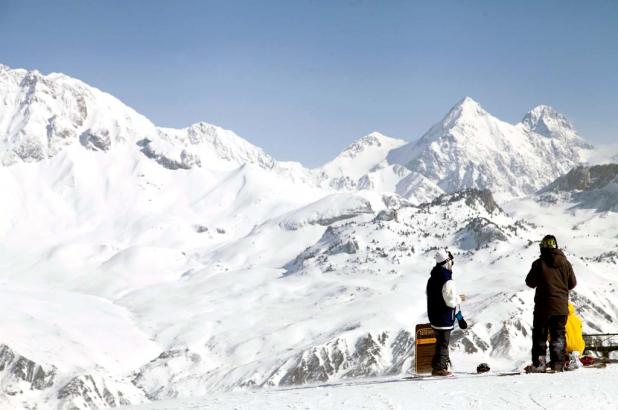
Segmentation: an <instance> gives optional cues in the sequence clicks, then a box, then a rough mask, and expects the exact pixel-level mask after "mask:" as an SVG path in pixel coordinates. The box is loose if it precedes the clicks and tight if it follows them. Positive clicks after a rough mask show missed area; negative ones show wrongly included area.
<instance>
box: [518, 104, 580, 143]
mask: <svg viewBox="0 0 618 410" xmlns="http://www.w3.org/2000/svg"><path fill="white" fill-rule="evenodd" d="M521 123H522V124H523V126H524V127H525V128H526V129H528V130H530V131H533V132H536V133H537V134H541V135H543V136H545V137H548V138H551V137H556V136H560V135H565V133H569V134H570V133H574V132H575V129H574V127H573V124H571V122H570V121H569V120H568V119H567V118H566V116H564V115H563V114H561V113H559V112H558V111H556V110H555V109H554V108H553V107H550V106H548V105H537V106H536V107H534V108H533V109H532V110H530V112H528V113H527V114H526V115H525V116H524V118H523V119H522V120H521Z"/></svg>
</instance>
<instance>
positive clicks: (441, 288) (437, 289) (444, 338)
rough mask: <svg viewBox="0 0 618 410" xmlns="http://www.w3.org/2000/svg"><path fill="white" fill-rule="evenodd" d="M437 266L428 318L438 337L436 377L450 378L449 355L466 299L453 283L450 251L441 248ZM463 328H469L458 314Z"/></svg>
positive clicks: (433, 272)
mask: <svg viewBox="0 0 618 410" xmlns="http://www.w3.org/2000/svg"><path fill="white" fill-rule="evenodd" d="M434 258H435V260H436V265H435V266H434V267H433V269H432V270H431V276H430V277H429V280H428V281H427V316H429V323H431V327H432V328H433V331H434V333H435V335H436V351H435V353H434V356H433V359H432V361H431V367H432V369H433V370H432V372H431V374H432V375H434V376H448V375H450V374H451V372H450V371H449V364H450V362H451V361H450V358H449V354H448V345H449V339H450V336H451V331H452V330H453V328H454V324H455V318H456V315H455V309H456V307H457V306H458V305H459V304H460V303H461V301H462V297H461V296H459V295H458V294H457V289H456V287H455V282H454V281H453V264H454V260H453V255H452V254H451V253H450V252H449V251H448V250H447V249H439V250H438V251H437V252H436V254H435V256H434ZM457 319H458V320H459V321H460V322H459V323H460V327H461V328H465V327H467V325H466V324H465V321H464V319H463V316H461V312H459V313H458V314H457Z"/></svg>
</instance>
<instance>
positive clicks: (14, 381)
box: [0, 344, 56, 396]
mask: <svg viewBox="0 0 618 410" xmlns="http://www.w3.org/2000/svg"><path fill="white" fill-rule="evenodd" d="M55 377H56V368H55V367H54V366H43V365H41V364H39V363H36V362H34V361H32V360H30V359H28V358H26V357H24V356H21V355H19V354H17V353H16V352H15V351H13V350H12V349H11V348H10V347H8V346H7V345H4V344H3V345H0V380H1V383H0V384H1V385H2V386H4V393H5V394H8V395H11V396H14V395H17V394H21V393H23V392H24V390H26V389H27V390H44V389H47V388H49V387H51V386H52V385H53V384H54V380H55Z"/></svg>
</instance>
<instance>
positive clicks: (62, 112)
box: [0, 67, 618, 409]
mask: <svg viewBox="0 0 618 410" xmlns="http://www.w3.org/2000/svg"><path fill="white" fill-rule="evenodd" d="M0 88H1V89H2V90H3V93H1V94H0V98H2V103H1V104H0V125H1V128H0V152H2V158H3V161H4V162H3V166H1V167H0V190H1V191H2V193H3V199H4V200H3V201H0V215H2V218H0V293H2V295H3V296H2V298H0V299H2V302H0V305H2V306H1V307H2V309H0V335H1V336H0V361H1V362H2V363H5V364H7V365H6V366H4V367H3V368H2V370H0V388H1V389H2V391H3V394H2V395H0V396H1V397H0V403H1V404H0V406H2V405H4V406H5V407H7V408H25V407H26V406H29V407H34V406H35V405H36V406H39V407H38V408H78V409H85V408H88V407H89V406H90V407H93V406H95V407H98V408H104V407H112V406H117V405H119V404H129V403H131V404H138V403H142V402H147V401H151V400H163V399H169V398H172V397H189V396H191V395H204V394H221V393H222V392H225V391H228V390H239V389H250V388H259V387H264V388H266V387H272V386H289V385H299V384H305V383H314V382H333V381H341V380H351V379H362V378H366V377H376V376H377V377H382V376H397V375H402V374H405V373H406V372H408V371H409V369H410V366H411V363H412V358H413V354H414V352H413V349H412V344H413V337H412V335H411V329H412V326H413V324H415V323H419V322H425V321H426V316H425V315H426V313H425V299H424V294H423V292H424V286H425V283H426V280H427V276H428V272H429V270H430V269H431V266H432V265H433V260H432V252H433V251H434V250H435V249H436V248H437V247H439V246H449V247H451V249H452V250H453V251H454V253H455V254H456V258H457V263H456V268H455V275H456V278H457V280H458V284H459V286H460V288H461V290H462V292H463V293H466V295H467V296H468V299H467V301H466V303H465V304H464V306H463V310H464V313H465V314H466V317H467V319H468V322H469V324H470V328H469V329H468V330H467V331H466V332H462V331H459V330H458V331H456V332H455V333H454V334H453V346H454V355H453V358H454V363H455V365H456V366H459V368H465V366H468V365H469V364H470V363H478V362H480V361H487V362H490V363H491V364H492V367H494V368H496V369H502V370H512V369H514V368H521V367H522V366H523V365H524V364H525V363H526V362H527V360H528V355H529V354H528V351H529V340H528V339H529V335H530V326H531V323H530V322H531V312H532V305H531V300H532V297H533V292H532V291H531V290H529V289H527V288H526V287H525V285H524V284H523V277H524V275H525V274H526V273H527V270H528V268H529V265H530V263H531V262H532V261H533V260H534V258H536V256H537V253H538V250H537V248H536V241H538V240H539V238H541V237H542V236H543V235H544V234H545V233H547V232H553V233H555V234H556V235H557V236H558V239H559V243H560V244H561V245H563V246H564V247H565V248H566V250H567V254H568V256H569V258H570V259H571V261H572V262H573V264H574V267H575V270H576V272H577V274H578V275H580V276H579V278H580V285H579V286H578V288H577V289H576V292H575V293H574V294H573V301H574V303H575V304H576V306H577V308H578V310H579V311H580V313H581V315H582V318H583V319H584V326H585V330H586V331H607V332H611V331H616V328H615V323H614V319H613V318H614V317H615V316H616V314H618V301H617V300H616V296H615V295H616V294H615V289H616V287H617V286H618V282H617V280H616V278H615V277H614V276H615V275H612V274H611V272H613V270H614V268H615V263H616V262H615V261H616V260H618V259H615V258H613V256H612V255H613V253H612V252H615V251H616V250H617V249H618V239H617V238H616V231H618V222H617V221H618V218H616V217H615V216H616V209H615V208H614V207H604V206H600V205H599V204H601V203H600V202H596V201H592V202H585V201H584V199H586V198H588V196H587V195H588V194H590V193H595V195H596V192H597V191H599V192H602V193H610V192H611V189H613V188H612V187H613V185H612V184H613V182H611V181H613V179H611V178H610V179H609V180H607V181H606V179H605V177H603V178H597V177H596V176H597V170H596V168H595V170H594V171H593V170H592V169H590V170H589V171H586V172H588V173H589V174H586V172H583V174H586V175H590V178H589V179H590V181H592V182H593V183H592V185H586V186H584V187H582V186H579V185H577V186H576V187H572V186H570V185H568V184H567V185H566V187H567V188H568V189H567V191H568V192H566V193H565V192H564V191H560V190H559V191H558V193H556V191H555V190H554V189H553V188H552V189H551V190H549V191H548V192H543V193H542V194H539V195H536V196H531V197H527V198H514V199H512V200H511V201H509V202H506V203H500V204H498V203H496V201H495V199H494V196H493V195H492V192H490V191H483V190H475V189H471V190H459V188H460V187H465V186H467V184H468V182H469V183H470V185H471V186H475V185H479V184H480V182H479V181H480V180H478V179H474V178H471V179H465V178H464V179H463V180H461V178H460V175H459V173H458V172H457V170H451V168H450V167H451V166H452V164H450V165H448V166H446V165H444V163H440V162H435V163H434V165H432V166H429V165H428V164H429V162H423V164H426V165H427V169H420V168H421V167H420V166H419V167H416V169H411V165H410V161H407V160H406V159H408V158H410V152H413V153H414V155H416V156H415V157H414V158H417V159H418V161H417V162H418V163H419V164H420V162H422V161H425V159H427V158H430V159H431V155H429V154H427V152H433V154H432V155H434V154H435V158H437V157H438V156H439V155H443V154H444V155H446V156H447V157H448V158H453V160H454V162H455V163H456V164H459V165H461V166H464V163H465V164H471V165H470V166H471V167H472V169H476V168H474V167H476V166H477V165H478V164H480V163H481V162H482V163H483V164H489V165H491V166H492V167H493V166H495V167H497V168H496V173H495V174H491V175H492V180H491V181H490V182H491V186H492V187H493V188H496V189H502V190H505V191H507V193H510V194H511V195H513V194H514V191H513V190H512V189H511V187H510V185H509V186H507V187H505V186H504V185H503V184H507V183H508V184H511V183H512V184H513V185H512V186H514V187H515V188H516V189H515V188H513V189H515V190H516V191H517V192H523V191H525V190H527V189H532V187H534V188H535V189H536V187H537V185H536V182H535V184H532V183H531V182H526V181H528V180H529V177H530V175H532V174H533V172H534V173H537V174H538V175H541V176H542V177H543V178H539V181H537V182H538V183H539V184H540V181H541V180H543V181H545V179H547V180H546V184H549V183H550V182H551V181H553V179H555V178H554V177H553V176H551V175H553V174H554V173H560V172H562V171H560V169H559V168H560V167H562V166H565V167H566V166H567V165H566V163H562V164H554V163H546V162H543V158H542V157H539V156H538V155H536V154H533V153H531V150H532V151H534V149H535V150H536V151H539V150H541V148H543V149H544V147H545V148H546V147H550V146H551V147H552V149H554V151H553V152H554V153H558V154H560V155H562V154H563V153H567V154H568V153H570V154H569V155H572V158H573V162H575V159H576V157H575V155H582V156H583V155H584V154H585V153H586V152H587V151H589V150H588V148H587V145H586V144H585V143H584V142H582V141H581V140H579V139H578V137H577V136H576V134H574V133H571V132H568V130H566V128H565V127H566V125H565V121H566V120H565V119H564V118H563V117H561V116H559V115H557V114H554V113H553V112H549V109H539V110H538V112H536V111H535V113H534V115H530V118H529V119H526V120H524V123H522V124H518V125H516V126H513V125H510V124H506V123H502V122H500V121H498V120H496V119H494V118H493V117H491V116H489V115H488V114H486V113H483V112H481V111H479V110H480V108H478V107H476V106H475V104H474V103H473V102H471V101H467V100H466V101H464V102H463V103H462V104H460V106H459V108H458V109H456V110H455V111H453V112H452V114H453V115H450V114H449V117H448V118H449V120H448V121H446V120H445V121H446V123H445V124H446V125H445V128H444V130H443V131H444V133H442V132H441V131H440V132H438V131H439V130H442V128H440V127H438V128H436V130H438V131H436V132H435V133H428V135H430V134H431V136H432V137H431V138H430V137H429V136H428V137H427V138H426V139H425V138H424V139H423V140H421V141H419V144H421V145H416V144H415V145H412V146H409V145H402V144H403V142H402V141H400V140H394V139H390V138H388V137H384V136H382V135H379V134H377V133H373V134H371V135H370V136H368V137H366V138H363V139H361V140H359V141H357V143H355V144H352V145H351V146H350V147H349V149H348V150H346V151H345V152H344V153H342V155H340V156H338V157H337V158H336V159H335V160H333V161H332V162H330V163H329V164H327V165H325V166H324V167H322V168H319V169H317V170H308V169H306V168H304V167H303V166H302V165H301V164H298V163H293V162H279V161H276V160H274V159H273V158H272V157H270V156H269V155H268V154H267V153H265V152H264V151H263V150H261V149H260V148H258V147H255V146H254V145H252V144H250V143H249V142H247V141H246V140H244V139H242V138H240V137H239V136H237V135H236V134H234V133H233V132H231V131H227V130H224V129H222V128H220V127H217V126H214V125H209V124H207V123H198V124H195V125H192V126H189V127H187V128H185V129H180V130H175V129H169V128H158V127H156V126H155V125H153V124H152V123H151V122H150V121H148V120H147V119H145V118H144V117H142V116H140V115H139V114H137V113H135V112H134V111H133V110H131V109H130V108H128V107H126V106H125V105H123V104H122V103H121V102H120V101H118V100H116V99H114V98H113V97H111V96H109V95H107V94H104V93H102V92H101V91H99V90H96V89H94V88H92V87H89V86H87V85H85V84H83V83H81V82H79V81H78V80H74V79H71V78H69V77H66V76H64V75H62V74H50V75H47V76H44V75H41V74H39V73H37V72H27V71H25V70H10V69H8V68H7V67H2V68H0ZM83 107H86V108H85V109H84V108H83ZM470 118H475V120H474V121H472V123H473V124H472V125H473V127H472V128H470V127H471V126H472V125H471V122H469V121H468V120H469V119H470ZM447 123H448V124H447ZM60 125H62V127H61V126H60ZM434 128H435V127H434ZM446 130H448V132H447V131H446ZM434 131H435V130H434ZM468 131H470V132H468ZM472 131H474V132H472ZM481 131H482V132H481ZM485 131H487V132H489V131H491V132H492V134H491V138H490V137H487V135H489V134H484V132H485ZM443 134H444V135H443ZM447 134H448V135H447ZM484 136H485V137H486V138H485V137H484ZM522 136H523V137H522ZM433 137H435V138H433ZM503 137H504V138H503ZM506 137H509V138H510V137H512V138H511V139H509V138H506ZM520 137H522V138H520ZM517 138H520V139H517ZM477 140H479V141H480V142H479V141H477ZM423 141H425V142H423ZM445 141H446V143H448V144H446V145H447V146H446V148H449V147H450V148H449V149H450V150H449V149H446V148H445V149H444V150H443V151H440V150H439V149H438V148H439V147H440V144H442V143H445ZM449 141H450V143H449ZM477 142H478V143H477ZM425 143H426V144H425ZM423 144H425V145H423ZM449 144H450V145H449ZM534 144H537V145H534ZM436 147H438V148H436ZM531 147H532V148H531ZM421 148H422V149H421ZM533 148H534V149H533ZM417 149H418V150H419V151H418V153H417V152H416V151H415V150H417ZM440 149H441V148H440ZM468 149H469V150H473V151H474V155H472V151H468ZM498 151H499V152H498ZM536 151H535V152H536ZM543 152H544V151H543ZM400 154H401V155H402V156H401V157H397V155H400ZM404 154H405V155H404ZM417 154H418V155H417ZM567 154H564V155H567ZM428 155H429V156H428ZM535 155H536V156H535ZM387 157H388V158H389V159H392V158H399V159H401V161H399V162H397V163H389V162H388V161H386V158H387ZM470 158H474V160H475V161H478V162H473V161H472V162H470V161H471V159H470ZM520 160H521V161H523V162H522V163H520V162H518V161H520ZM458 161H460V162H458ZM465 161H468V162H465ZM507 164H511V165H512V164H516V165H517V167H519V166H520V165H521V164H527V165H529V169H527V172H528V173H527V174H522V177H521V181H514V182H513V181H512V180H511V179H510V178H511V176H512V175H511V174H512V173H513V172H515V171H514V170H517V169H519V168H517V167H513V168H509V169H506V171H505V170H504V169H502V168H500V166H502V165H504V166H506V165H507ZM404 165H405V166H404ZM489 165H488V166H489ZM443 166H445V167H446V168H444V169H448V170H450V171H449V172H446V173H445V174H444V176H443V177H440V178H437V177H436V176H435V175H434V174H432V173H431V172H427V170H428V169H429V170H434V171H436V172H438V171H440V170H441V169H442V168H441V167H443ZM521 166H523V165H521ZM537 166H538V167H537ZM546 166H547V167H550V168H547V169H545V168H543V167H546ZM552 167H554V168H555V169H554V168H552ZM565 169H566V168H565ZM612 169H613V168H611V167H608V168H607V169H605V168H603V170H604V171H603V172H601V173H600V174H599V175H606V174H608V173H609V174H611V170H612ZM531 170H533V171H531ZM566 170H567V171H568V169H566ZM421 171H422V172H421ZM451 171H452V172H451ZM440 172H442V171H440ZM471 172H472V171H471ZM474 172H478V170H477V171H474ZM474 172H472V174H474ZM572 172H574V173H576V174H577V175H579V174H582V171H581V169H580V170H579V171H578V170H575V171H572ZM578 173H579V174H578ZM472 174H471V175H472ZM609 174H608V175H609ZM440 175H442V174H440ZM475 175H476V174H475ZM612 175H613V174H612ZM558 176H559V175H555V177H558ZM527 178H528V179H527ZM565 178H566V179H567V181H568V180H570V179H569V178H570V177H568V176H567V177H565ZM333 181H352V182H350V184H349V185H348V184H347V182H346V183H342V184H335V185H333V184H332V182H333ZM488 181H489V179H488ZM560 181H561V180H559V181H557V182H555V183H554V184H553V185H552V187H563V184H562V182H560ZM586 181H588V180H586ZM594 181H602V183H601V182H599V184H600V185H599V186H597V185H595V183H594ZM605 182H607V183H605ZM610 182H611V183H610ZM518 184H519V185H518ZM544 184H545V183H544ZM543 186H544V185H543ZM541 187H542V186H538V188H541ZM520 189H521V191H520ZM560 189H562V188H560ZM573 189H575V191H573ZM451 190H456V192H448V193H445V191H451ZM550 191H551V192H550ZM501 193H503V192H500V191H498V192H497V194H501ZM550 194H551V201H550V200H548V198H549V196H548V195H550ZM583 203H585V204H586V206H581V205H582V204H583ZM21 369H31V371H28V372H24V371H23V370H21ZM268 394H270V393H268ZM216 397H223V398H224V399H225V397H228V398H227V399H226V400H233V399H231V398H229V396H216ZM260 400H261V399H260ZM335 403H336V402H335ZM368 403H371V401H369V402H368Z"/></svg>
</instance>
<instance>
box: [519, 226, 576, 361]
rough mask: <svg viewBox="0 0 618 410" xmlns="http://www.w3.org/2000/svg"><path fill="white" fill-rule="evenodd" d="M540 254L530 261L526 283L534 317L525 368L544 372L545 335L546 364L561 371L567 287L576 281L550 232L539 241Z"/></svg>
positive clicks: (570, 287)
mask: <svg viewBox="0 0 618 410" xmlns="http://www.w3.org/2000/svg"><path fill="white" fill-rule="evenodd" d="M540 248H541V256H540V257H539V258H538V259H537V260H535V261H534V262H533V263H532V268H531V269H530V272H529V273H528V276H527V277H526V285H528V286H529V287H531V288H535V289H536V292H535V294H534V318H533V322H532V364H531V365H529V366H527V367H526V371H527V372H545V370H546V369H547V364H546V361H545V360H546V354H547V335H548V333H549V335H550V337H551V342H550V346H549V357H550V367H551V370H553V371H559V372H561V371H562V370H563V368H564V352H565V347H566V338H565V330H564V329H565V324H566V321H567V316H568V314H569V291H570V290H571V289H573V288H574V287H575V285H577V280H576V278H575V273H574V272H573V267H572V266H571V263H570V262H569V261H568V259H567V258H566V256H564V253H563V252H562V251H561V250H560V249H559V248H558V242H557V241H556V237H555V236H553V235H547V236H545V237H544V238H543V240H542V241H541V243H540Z"/></svg>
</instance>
